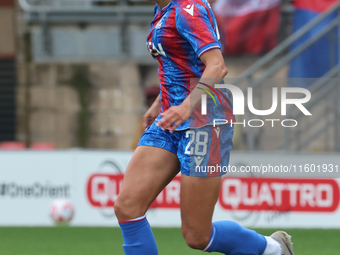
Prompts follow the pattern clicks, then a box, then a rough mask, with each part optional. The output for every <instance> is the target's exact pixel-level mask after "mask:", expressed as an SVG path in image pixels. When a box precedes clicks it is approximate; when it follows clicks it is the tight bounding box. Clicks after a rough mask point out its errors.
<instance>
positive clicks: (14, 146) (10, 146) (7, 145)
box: [0, 142, 26, 150]
mask: <svg viewBox="0 0 340 255" xmlns="http://www.w3.org/2000/svg"><path fill="white" fill-rule="evenodd" d="M0 149H1V150H24V149H26V144H25V143H23V142H2V143H0Z"/></svg>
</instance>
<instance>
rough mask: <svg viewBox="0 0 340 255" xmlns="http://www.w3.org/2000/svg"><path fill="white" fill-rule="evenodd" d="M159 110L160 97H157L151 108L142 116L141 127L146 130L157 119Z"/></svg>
mask: <svg viewBox="0 0 340 255" xmlns="http://www.w3.org/2000/svg"><path fill="white" fill-rule="evenodd" d="M160 109H161V96H160V95H158V97H157V98H156V100H155V101H154V102H153V104H152V105H151V107H150V108H149V109H148V111H147V112H146V113H145V114H144V116H143V127H144V129H146V128H147V127H148V126H150V125H151V124H152V123H153V122H154V121H155V119H156V118H157V116H158V114H159V111H160Z"/></svg>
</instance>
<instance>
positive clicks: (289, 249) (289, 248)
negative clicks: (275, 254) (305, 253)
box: [270, 231, 294, 255]
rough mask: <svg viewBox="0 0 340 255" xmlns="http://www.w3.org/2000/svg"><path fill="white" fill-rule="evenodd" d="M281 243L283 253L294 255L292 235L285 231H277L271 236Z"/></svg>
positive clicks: (284, 254) (283, 254)
mask: <svg viewBox="0 0 340 255" xmlns="http://www.w3.org/2000/svg"><path fill="white" fill-rule="evenodd" d="M270 237H271V238H273V239H274V240H275V241H276V242H278V243H279V244H280V245H281V249H282V251H281V254H282V255H294V249H293V243H292V237H291V236H290V235H288V234H287V233H286V232H284V231H277V232H275V233H274V234H272V235H271V236H270Z"/></svg>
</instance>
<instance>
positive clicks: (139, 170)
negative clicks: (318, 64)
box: [115, 0, 294, 255]
mask: <svg viewBox="0 0 340 255" xmlns="http://www.w3.org/2000/svg"><path fill="white" fill-rule="evenodd" d="M154 1H155V2H156V6H155V16H154V19H153V21H152V22H151V29H150V33H149V35H148V37H147V47H148V49H149V51H150V53H151V54H152V56H153V57H154V58H155V59H157V60H158V62H159V80H160V92H161V93H160V96H159V97H158V98H157V100H156V101H155V103H154V104H153V105H152V106H151V107H150V109H149V110H148V111H147V113H146V114H145V115H144V125H145V127H146V130H145V132H144V134H143V135H142V136H141V138H140V141H139V146H138V147H137V149H136V151H135V153H134V155H133V157H132V159H131V161H130V163H129V165H128V167H127V170H126V173H125V177H124V181H123V185H122V188H121V192H120V194H119V196H118V198H117V201H116V202H115V213H116V216H117V218H118V220H119V224H120V227H121V230H122V235H123V239H124V243H125V244H124V245H123V249H124V252H125V254H126V255H156V254H158V249H157V245H156V242H155V238H154V236H153V233H152V230H151V227H150V225H149V223H148V221H147V219H146V216H145V213H146V211H147V210H148V208H149V206H150V205H151V203H152V202H153V201H154V200H155V198H156V197H157V196H158V194H159V193H160V192H161V191H162V190H163V189H164V188H165V187H166V185H167V184H168V183H169V182H170V181H171V180H172V179H173V178H174V177H175V176H176V175H177V174H178V173H179V171H181V174H182V175H181V195H180V200H181V218H182V233H183V236H184V238H185V240H186V242H187V244H188V245H189V246H190V247H191V248H194V249H199V250H202V251H207V252H220V253H224V254H239V255H240V254H254V255H258V254H265V255H281V254H289V255H293V254H294V253H293V247H292V244H291V238H290V236H288V235H287V234H286V233H285V232H282V231H280V232H276V233H274V234H273V235H272V236H271V237H265V236H262V235H260V234H258V233H256V232H255V231H253V230H249V229H246V228H243V227H241V226H240V225H238V224H237V223H235V222H232V221H219V222H214V223H212V216H213V211H214V206H215V204H216V202H217V199H218V195H219V191H220V185H221V175H222V174H223V173H207V172H200V171H197V167H198V169H199V168H200V166H204V165H205V166H207V165H216V164H218V165H224V166H228V164H229V153H230V150H231V148H232V135H233V128H232V127H231V126H230V125H221V126H215V127H214V126H213V125H212V118H213V117H218V118H219V119H227V120H230V121H232V119H233V115H232V107H231V104H230V102H229V99H228V95H227V93H226V92H225V91H223V90H222V89H218V90H215V89H214V85H215V84H219V83H221V81H222V79H223V78H224V77H225V76H226V74H227V72H228V71H227V68H226V67H225V64H224V59H223V57H222V53H221V44H220V42H219V34H218V29H217V24H216V20H215V17H214V14H213V12H212V10H211V7H210V5H209V4H208V2H207V1H206V0H172V1H171V0H154ZM205 93H208V94H211V95H212V96H213V97H216V98H218V102H217V103H216V105H215V104H214V103H215V102H216V101H217V100H215V102H214V101H213V100H212V98H209V100H207V101H208V103H207V107H206V108H207V109H208V111H209V114H207V115H205V114H201V109H200V108H201V107H200V104H201V98H204V96H203V97H202V95H203V94H204V95H205ZM212 93H213V94H214V95H213V94H212ZM189 94H190V97H189ZM202 108H203V106H202Z"/></svg>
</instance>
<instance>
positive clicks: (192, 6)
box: [183, 4, 195, 16]
mask: <svg viewBox="0 0 340 255" xmlns="http://www.w3.org/2000/svg"><path fill="white" fill-rule="evenodd" d="M194 8H195V5H194V4H193V5H188V6H187V7H186V8H183V10H184V11H186V12H187V13H189V14H190V15H191V16H194Z"/></svg>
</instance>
